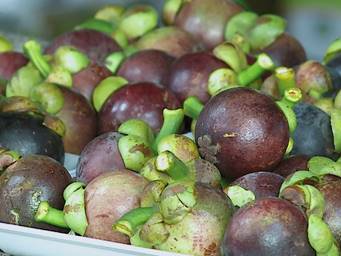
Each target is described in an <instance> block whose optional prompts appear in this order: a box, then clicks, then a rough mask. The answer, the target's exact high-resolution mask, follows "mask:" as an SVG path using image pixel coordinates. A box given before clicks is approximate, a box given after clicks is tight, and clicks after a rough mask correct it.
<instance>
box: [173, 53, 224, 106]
mask: <svg viewBox="0 0 341 256" xmlns="http://www.w3.org/2000/svg"><path fill="white" fill-rule="evenodd" d="M219 68H227V65H226V64H225V63H224V62H222V61H220V60H218V59H217V58H216V57H214V56H213V55H212V54H210V53H208V52H198V53H191V54H186V55H184V56H182V57H181V58H179V59H177V60H176V61H175V62H174V64H173V65H172V67H171V70H170V75H169V81H168V88H169V89H170V90H171V91H173V92H174V93H175V94H176V96H177V97H178V98H179V100H180V101H181V102H183V101H185V100H186V98H187V97H189V96H196V97H198V98H199V99H200V100H201V101H202V102H203V103H205V102H207V101H208V100H209V99H210V95H209V94H208V91H207V90H208V89H207V85H208V78H209V76H210V74H211V73H212V72H213V71H215V70H217V69H219Z"/></svg>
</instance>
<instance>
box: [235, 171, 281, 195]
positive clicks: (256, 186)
mask: <svg viewBox="0 0 341 256" xmlns="http://www.w3.org/2000/svg"><path fill="white" fill-rule="evenodd" d="M283 181H284V178H283V177H282V176H280V175H278V174H276V173H272V172H254V173H249V174H246V175H244V176H242V177H240V178H238V179H237V180H235V181H234V182H232V184H231V185H239V186H240V187H242V188H243V189H246V190H250V191H252V192H253V193H254V195H255V197H256V199H261V198H265V197H278V194H279V189H280V188H281V185H282V183H283Z"/></svg>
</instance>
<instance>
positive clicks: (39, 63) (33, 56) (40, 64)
mask: <svg viewBox="0 0 341 256" xmlns="http://www.w3.org/2000/svg"><path fill="white" fill-rule="evenodd" d="M24 52H25V53H26V55H27V56H28V57H29V59H30V60H31V62H32V63H33V65H34V66H35V67H36V68H37V69H38V70H39V72H40V73H41V75H42V76H43V77H45V78H46V77H47V76H48V75H49V74H50V72H51V66H50V64H49V63H48V62H47V60H46V59H45V58H44V56H43V54H42V49H41V45H40V44H39V43H38V42H37V41H35V40H30V41H27V42H26V43H25V44H24Z"/></svg>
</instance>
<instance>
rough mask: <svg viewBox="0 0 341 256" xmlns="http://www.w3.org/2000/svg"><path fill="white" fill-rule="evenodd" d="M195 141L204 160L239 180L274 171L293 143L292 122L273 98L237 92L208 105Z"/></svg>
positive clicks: (231, 91) (243, 90)
mask: <svg viewBox="0 0 341 256" xmlns="http://www.w3.org/2000/svg"><path fill="white" fill-rule="evenodd" d="M195 139H196V142H197V144H198V146H199V151H200V154H201V156H202V157H203V158H204V159H206V160H208V161H210V162H212V163H214V164H216V166H217V167H218V169H219V170H220V172H221V173H222V176H224V177H225V178H232V179H236V178H238V177H241V176H243V175H245V174H247V173H252V172H258V171H266V170H271V169H272V168H273V167H274V166H276V165H277V164H278V163H279V162H280V161H281V160H282V158H283V156H284V153H285V151H286V148H287V145H288V141H289V129H288V122H287V120H286V118H285V116H284V114H283V112H282V111H281V110H280V109H279V108H278V107H277V105H276V103H275V102H274V101H273V100H272V99H271V98H270V97H268V96H266V95H264V94H261V93H259V92H257V91H255V90H253V89H248V88H242V87H239V88H233V89H229V90H225V91H223V92H221V93H219V94H218V95H216V96H214V97H212V98H211V100H210V101H209V102H208V103H207V104H206V105H205V107H204V109H203V111H202V112H201V113H200V115H199V118H198V120H197V124H196V129H195Z"/></svg>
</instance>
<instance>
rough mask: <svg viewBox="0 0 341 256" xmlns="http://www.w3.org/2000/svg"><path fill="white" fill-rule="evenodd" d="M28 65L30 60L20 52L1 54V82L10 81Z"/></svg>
mask: <svg viewBox="0 0 341 256" xmlns="http://www.w3.org/2000/svg"><path fill="white" fill-rule="evenodd" d="M27 63H28V59H27V58H26V57H25V56H24V55H23V54H22V53H19V52H2V53H0V80H9V79H11V77H12V76H13V74H14V73H15V72H16V71H17V70H18V69H19V68H21V67H23V66H25V65H26V64H27Z"/></svg>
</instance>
